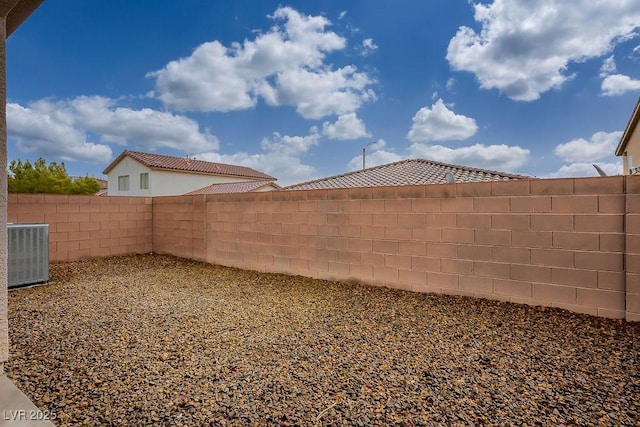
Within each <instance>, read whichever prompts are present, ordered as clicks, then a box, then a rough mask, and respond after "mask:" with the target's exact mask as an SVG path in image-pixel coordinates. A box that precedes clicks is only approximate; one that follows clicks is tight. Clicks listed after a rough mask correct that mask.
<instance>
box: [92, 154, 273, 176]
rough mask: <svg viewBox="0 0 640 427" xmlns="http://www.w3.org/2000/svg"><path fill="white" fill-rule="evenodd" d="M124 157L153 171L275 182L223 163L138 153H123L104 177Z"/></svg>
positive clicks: (105, 171) (242, 167)
mask: <svg viewBox="0 0 640 427" xmlns="http://www.w3.org/2000/svg"><path fill="white" fill-rule="evenodd" d="M125 156H128V157H131V158H132V159H134V160H137V161H138V162H140V163H142V164H143V165H145V166H147V167H149V168H153V169H165V170H173V171H179V172H187V173H201V174H209V175H227V176H241V177H246V178H252V179H260V180H269V181H273V180H275V178H274V177H272V176H269V175H267V174H265V173H262V172H259V171H257V170H254V169H251V168H248V167H245V166H236V165H228V164H225V163H214V162H206V161H204V160H196V159H190V158H188V157H174V156H166V155H164V154H152V153H142V152H139V151H129V150H125V151H123V152H122V153H121V154H120V155H119V156H118V157H117V158H116V159H115V160H114V161H113V162H111V164H110V165H109V166H107V168H106V169H105V170H104V171H103V172H102V173H104V174H105V175H106V174H108V173H109V171H111V169H113V168H114V167H115V166H116V165H117V164H118V163H119V162H120V160H122V159H123V158H124V157H125Z"/></svg>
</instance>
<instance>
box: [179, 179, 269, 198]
mask: <svg viewBox="0 0 640 427" xmlns="http://www.w3.org/2000/svg"><path fill="white" fill-rule="evenodd" d="M264 187H272V188H273V190H280V189H281V187H280V186H279V185H278V184H276V183H275V182H273V181H244V182H225V183H222V184H211V185H208V186H206V187H203V188H199V189H197V190H193V191H190V192H188V193H186V195H192V194H229V193H250V192H252V191H256V190H260V189H262V188H264Z"/></svg>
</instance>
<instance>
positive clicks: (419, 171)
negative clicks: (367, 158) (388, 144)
mask: <svg viewBox="0 0 640 427" xmlns="http://www.w3.org/2000/svg"><path fill="white" fill-rule="evenodd" d="M447 172H451V173H452V174H453V176H454V178H455V182H481V181H508V180H513V179H528V178H530V177H528V176H523V175H514V174H509V173H505V172H496V171H490V170H485V169H476V168H471V167H468V166H459V165H451V164H448V163H440V162H434V161H431V160H425V159H408V160H402V161H399V162H394V163H387V164H385V165H380V166H375V167H372V168H367V169H364V170H358V171H354V172H349V173H345V174H342V175H334V176H330V177H327V178H321V179H316V180H314V181H307V182H302V183H300V184H294V185H290V186H288V187H284V188H283V189H284V190H316V189H332V188H355V187H383V186H390V185H424V184H446V183H447V179H446V178H445V174H446V173H447Z"/></svg>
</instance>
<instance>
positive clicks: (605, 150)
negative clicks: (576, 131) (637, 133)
mask: <svg viewBox="0 0 640 427" xmlns="http://www.w3.org/2000/svg"><path fill="white" fill-rule="evenodd" d="M621 137H622V132H619V131H618V132H596V133H594V134H593V135H591V138H589V139H588V140H586V139H584V138H577V139H574V140H572V141H569V142H566V143H563V144H559V145H557V146H556V148H555V149H554V150H553V152H554V153H555V154H556V155H557V156H558V157H560V158H561V159H562V160H564V161H566V162H577V163H580V162H595V161H597V160H600V159H604V158H606V157H607V156H611V155H613V154H614V152H615V149H616V146H617V145H618V142H619V141H620V138H621Z"/></svg>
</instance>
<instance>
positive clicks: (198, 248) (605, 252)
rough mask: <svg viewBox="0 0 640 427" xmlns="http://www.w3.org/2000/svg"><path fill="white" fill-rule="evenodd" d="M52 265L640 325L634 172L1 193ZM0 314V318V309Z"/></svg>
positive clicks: (638, 187)
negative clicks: (33, 230)
mask: <svg viewBox="0 0 640 427" xmlns="http://www.w3.org/2000/svg"><path fill="white" fill-rule="evenodd" d="M8 210H9V222H37V223H48V224H49V230H50V249H51V251H50V254H51V259H52V260H54V261H57V260H71V259H77V258H82V257H95V256H107V255H117V254H126V253H144V252H151V251H154V252H158V253H167V254H173V255H176V256H181V257H185V258H191V259H195V260H200V261H206V262H210V263H216V264H222V265H228V266H234V267H239V268H246V269H253V270H258V271H269V272H283V273H288V274H299V275H304V276H308V277H315V278H323V279H335V280H343V281H355V282H364V283H370V284H376V285H384V286H389V287H395V288H401V289H407V290H412V291H418V292H443V293H448V294H459V295H468V296H474V297H482V298H489V299H497V300H503V301H512V302H517V303H525V304H534V305H545V306H554V307H562V308H567V309H570V310H573V311H577V312H582V313H589V314H593V315H598V316H604V317H610V318H626V319H627V320H633V321H640V177H634V176H632V177H622V176H616V177H607V178H583V179H554V180H526V181H509V182H493V183H470V184H445V185H429V186H402V187H382V188H364V189H348V190H312V191H280V192H270V193H249V194H231V195H208V196H203V195H198V196H178V197H157V198H153V199H151V198H142V197H91V196H56V195H24V194H18V195H16V194H11V195H9V208H8ZM1 314H2V313H0V315H1Z"/></svg>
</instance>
